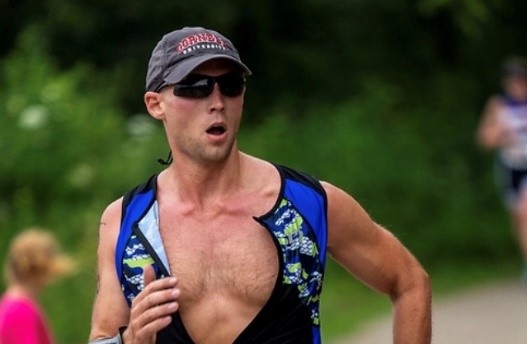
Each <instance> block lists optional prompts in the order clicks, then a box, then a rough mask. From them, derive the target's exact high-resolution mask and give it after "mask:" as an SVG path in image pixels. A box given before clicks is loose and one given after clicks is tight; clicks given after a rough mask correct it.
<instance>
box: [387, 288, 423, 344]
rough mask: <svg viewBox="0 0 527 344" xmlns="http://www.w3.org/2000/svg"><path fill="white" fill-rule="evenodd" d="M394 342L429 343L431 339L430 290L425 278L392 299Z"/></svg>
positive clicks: (408, 343)
mask: <svg viewBox="0 0 527 344" xmlns="http://www.w3.org/2000/svg"><path fill="white" fill-rule="evenodd" d="M394 305H395V313H394V321H393V338H394V343H395V344H429V343H430V342H431V340H432V292H431V287H430V283H429V281H428V279H427V278H423V281H422V282H421V283H420V284H419V285H418V286H415V287H414V288H412V289H411V290H408V291H407V292H405V293H404V294H402V295H400V296H399V297H398V298H397V299H396V300H394Z"/></svg>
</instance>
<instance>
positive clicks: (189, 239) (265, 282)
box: [160, 214, 278, 308]
mask: <svg viewBox="0 0 527 344" xmlns="http://www.w3.org/2000/svg"><path fill="white" fill-rule="evenodd" d="M163 218H165V219H167V220H166V221H161V224H160V225H161V235H162V237H163V242H164V245H165V249H166V252H167V257H168V261H169V265H170V271H171V273H172V274H173V275H174V276H176V277H177V278H178V280H179V288H180V289H181V300H180V303H181V307H182V308H185V307H186V306H191V305H193V304H196V303H200V302H201V301H202V300H203V299H207V298H211V297H219V298H224V299H236V300H239V301H242V302H244V303H246V304H251V305H253V306H256V307H259V306H262V305H263V304H264V303H265V302H266V301H267V300H268V299H269V297H270V294H271V292H272V290H273V287H274V285H275V283H276V279H277V274H278V255H277V250H276V247H275V244H274V243H273V240H272V238H271V234H270V233H269V232H268V231H267V230H266V229H265V228H263V227H262V226H261V225H260V224H259V223H258V222H256V221H255V220H254V219H253V218H252V216H250V215H249V214H223V215H216V216H213V217H206V216H204V217H200V216H196V214H194V216H182V215H180V216H172V217H167V216H163V214H161V219H163Z"/></svg>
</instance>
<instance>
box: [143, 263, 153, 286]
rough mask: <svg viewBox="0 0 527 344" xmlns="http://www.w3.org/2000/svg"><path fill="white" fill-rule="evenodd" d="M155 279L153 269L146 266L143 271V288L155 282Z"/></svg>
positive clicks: (150, 266)
mask: <svg viewBox="0 0 527 344" xmlns="http://www.w3.org/2000/svg"><path fill="white" fill-rule="evenodd" d="M155 279H156V272H155V271H154V267H153V266H152V265H147V266H145V267H144V269H143V280H144V282H143V283H144V285H143V289H144V287H146V286H147V285H149V284H150V283H151V282H153V281H155Z"/></svg>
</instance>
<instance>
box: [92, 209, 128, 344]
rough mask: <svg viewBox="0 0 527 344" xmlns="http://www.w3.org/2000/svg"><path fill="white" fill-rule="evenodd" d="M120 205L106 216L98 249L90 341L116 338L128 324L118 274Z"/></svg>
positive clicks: (102, 220) (101, 226)
mask: <svg viewBox="0 0 527 344" xmlns="http://www.w3.org/2000/svg"><path fill="white" fill-rule="evenodd" d="M120 213H121V212H120V202H114V203H112V204H111V205H110V206H108V208H106V210H105V211H104V213H103V216H102V217H101V223H100V227H99V243H98V248H97V292H96V295H95V300H94V303H93V312H92V322H91V331H90V339H91V340H93V339H96V338H103V337H111V336H114V335H115V334H116V333H117V332H118V330H119V327H120V326H123V325H126V324H127V323H128V318H129V308H128V304H127V303H126V300H125V299H124V296H123V293H122V291H121V286H120V283H119V279H118V278H117V273H116V271H115V258H114V257H115V246H116V242H117V235H118V233H119V224H120V217H121V216H120Z"/></svg>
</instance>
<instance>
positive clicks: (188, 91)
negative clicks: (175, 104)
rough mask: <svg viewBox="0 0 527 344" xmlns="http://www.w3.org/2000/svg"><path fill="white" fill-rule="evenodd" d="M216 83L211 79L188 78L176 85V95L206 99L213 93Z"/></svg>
mask: <svg viewBox="0 0 527 344" xmlns="http://www.w3.org/2000/svg"><path fill="white" fill-rule="evenodd" d="M213 86H214V83H213V81H212V80H211V79H209V78H200V79H195V78H187V79H185V80H184V81H182V82H180V83H178V84H176V85H174V95H176V96H178V97H185V98H205V97H208V96H209V95H210V94H211V93H212V88H213Z"/></svg>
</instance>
